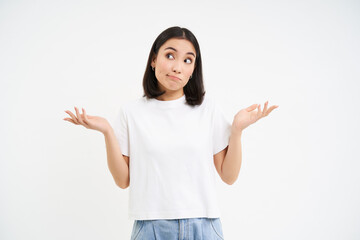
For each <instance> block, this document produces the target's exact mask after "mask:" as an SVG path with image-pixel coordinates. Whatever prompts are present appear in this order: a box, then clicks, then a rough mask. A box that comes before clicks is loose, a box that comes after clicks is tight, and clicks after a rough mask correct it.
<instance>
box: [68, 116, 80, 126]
mask: <svg viewBox="0 0 360 240" xmlns="http://www.w3.org/2000/svg"><path fill="white" fill-rule="evenodd" d="M64 120H65V121H68V122H72V123H74V124H76V125H79V124H78V123H76V122H74V120H72V119H71V118H64Z"/></svg>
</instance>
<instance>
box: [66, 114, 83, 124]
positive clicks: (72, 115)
mask: <svg viewBox="0 0 360 240" xmlns="http://www.w3.org/2000/svg"><path fill="white" fill-rule="evenodd" d="M65 112H66V113H67V114H69V115H70V117H71V118H72V120H73V122H74V123H75V124H76V125H79V124H80V123H79V122H78V120H77V119H76V116H75V115H74V114H73V113H72V112H71V111H65Z"/></svg>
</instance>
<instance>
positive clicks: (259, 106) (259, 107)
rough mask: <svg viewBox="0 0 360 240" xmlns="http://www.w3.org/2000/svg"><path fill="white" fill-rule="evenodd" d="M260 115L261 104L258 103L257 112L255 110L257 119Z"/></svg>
mask: <svg viewBox="0 0 360 240" xmlns="http://www.w3.org/2000/svg"><path fill="white" fill-rule="evenodd" d="M261 115H262V112H261V104H259V105H258V112H257V114H256V117H257V119H259V118H260V117H261Z"/></svg>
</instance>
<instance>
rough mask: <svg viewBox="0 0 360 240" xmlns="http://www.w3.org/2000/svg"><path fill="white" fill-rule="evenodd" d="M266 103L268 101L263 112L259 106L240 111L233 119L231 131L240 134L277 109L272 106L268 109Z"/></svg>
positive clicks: (254, 105)
mask: <svg viewBox="0 0 360 240" xmlns="http://www.w3.org/2000/svg"><path fill="white" fill-rule="evenodd" d="M268 102H269V101H266V103H265V105H264V109H263V111H261V104H259V105H258V104H253V105H251V106H250V107H248V108H244V109H242V110H240V111H239V112H238V113H237V114H236V115H235V117H234V121H233V124H232V131H235V132H239V133H241V132H242V130H244V129H245V128H247V127H248V126H249V125H251V124H253V123H255V122H256V121H257V120H259V119H260V118H263V117H266V116H267V115H269V113H271V111H272V110H274V109H275V108H277V107H278V106H276V105H273V106H271V107H270V108H269V109H268V108H267V106H268ZM256 107H257V108H258V111H254V110H255V109H256Z"/></svg>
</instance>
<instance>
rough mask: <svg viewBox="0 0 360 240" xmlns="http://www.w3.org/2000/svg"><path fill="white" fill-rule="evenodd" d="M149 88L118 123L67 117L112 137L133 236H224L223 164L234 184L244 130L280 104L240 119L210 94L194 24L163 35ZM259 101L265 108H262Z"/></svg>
mask: <svg viewBox="0 0 360 240" xmlns="http://www.w3.org/2000/svg"><path fill="white" fill-rule="evenodd" d="M143 89H144V95H143V96H142V97H141V98H139V99H136V100H132V101H128V102H127V103H125V104H124V105H123V106H122V107H121V108H120V110H119V113H118V115H117V118H116V121H114V123H113V126H111V125H110V124H109V122H108V121H107V120H106V119H104V118H102V117H98V116H90V115H87V114H86V112H85V109H82V112H83V113H82V114H80V112H79V110H78V109H77V108H76V107H75V111H76V116H75V115H74V114H73V113H72V112H71V111H65V112H66V113H68V114H69V115H70V116H71V118H65V119H64V120H67V121H69V122H72V123H74V124H76V125H83V126H84V127H86V128H89V129H94V130H97V131H100V132H102V133H103V134H104V136H105V142H106V151H107V161H108V166H109V170H110V172H111V174H112V176H113V178H114V180H115V183H116V184H117V185H118V186H119V187H120V188H122V189H125V188H127V187H128V186H130V189H129V217H130V218H131V219H133V220H134V224H133V229H132V234H131V239H132V240H135V239H136V240H138V239H146V240H151V239H165V240H172V239H204V240H211V239H224V236H223V231H222V225H221V221H220V211H219V208H218V205H217V204H218V203H217V198H216V190H215V169H216V171H217V173H218V174H219V176H220V177H221V179H222V180H223V181H224V182H225V183H227V184H229V185H230V184H233V183H234V182H235V181H236V179H237V177H238V174H239V171H240V167H241V135H242V131H243V130H244V129H245V128H246V127H247V126H249V125H250V124H253V123H255V122H256V121H257V120H259V119H260V118H262V117H264V116H267V115H268V114H269V113H270V112H271V111H272V110H273V109H275V108H276V107H278V106H271V107H270V108H267V104H268V102H266V103H265V105H264V109H263V110H262V111H261V105H257V104H254V105H252V106H250V107H248V108H246V109H242V110H240V111H239V112H238V113H237V114H236V115H235V117H234V120H233V123H232V125H230V123H228V121H227V120H226V118H225V117H224V115H223V114H222V111H221V109H220V108H219V105H217V104H216V102H215V101H214V100H213V99H212V98H209V97H207V96H206V95H205V91H204V85H203V75H202V65H201V54H200V47H199V44H198V42H197V40H196V38H195V36H194V35H193V34H192V33H191V32H190V31H189V30H188V29H186V28H180V27H171V28H168V29H166V30H164V31H163V32H162V33H161V34H160V35H159V36H158V37H157V38H156V40H155V42H154V44H153V46H152V48H151V50H150V54H149V59H148V62H147V66H146V69H145V74H144V78H143ZM256 108H258V111H254V110H255V109H256Z"/></svg>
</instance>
